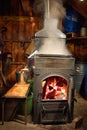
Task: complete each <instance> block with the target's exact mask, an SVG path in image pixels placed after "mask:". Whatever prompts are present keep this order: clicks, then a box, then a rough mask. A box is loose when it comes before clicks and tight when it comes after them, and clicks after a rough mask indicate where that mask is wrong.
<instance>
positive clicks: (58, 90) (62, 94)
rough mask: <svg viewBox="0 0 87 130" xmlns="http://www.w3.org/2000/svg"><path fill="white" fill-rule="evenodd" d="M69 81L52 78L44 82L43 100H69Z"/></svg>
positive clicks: (56, 77)
mask: <svg viewBox="0 0 87 130" xmlns="http://www.w3.org/2000/svg"><path fill="white" fill-rule="evenodd" d="M67 91H68V86H67V81H66V80H65V79H64V78H62V77H58V76H52V77H49V78H47V79H45V80H44V81H42V93H43V97H42V99H57V100H67Z"/></svg>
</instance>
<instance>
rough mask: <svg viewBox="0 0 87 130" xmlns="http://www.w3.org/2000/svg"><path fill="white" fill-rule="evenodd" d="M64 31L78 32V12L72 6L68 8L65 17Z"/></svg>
mask: <svg viewBox="0 0 87 130" xmlns="http://www.w3.org/2000/svg"><path fill="white" fill-rule="evenodd" d="M64 31H65V32H66V33H68V32H74V33H77V32H78V13H77V12H76V11H75V10H74V9H72V8H70V7H68V8H67V9H66V17H65V19H64Z"/></svg>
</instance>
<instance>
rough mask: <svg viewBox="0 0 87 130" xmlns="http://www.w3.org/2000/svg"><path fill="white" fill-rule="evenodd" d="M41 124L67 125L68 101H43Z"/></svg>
mask: <svg viewBox="0 0 87 130" xmlns="http://www.w3.org/2000/svg"><path fill="white" fill-rule="evenodd" d="M40 115H41V123H45V124H46V123H47V124H48V123H57V124H58V123H66V122H67V119H68V102H67V101H63V100H62V101H56V100H55V101H52V100H50V101H41V114H40Z"/></svg>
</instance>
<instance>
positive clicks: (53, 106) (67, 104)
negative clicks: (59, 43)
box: [33, 55, 75, 124]
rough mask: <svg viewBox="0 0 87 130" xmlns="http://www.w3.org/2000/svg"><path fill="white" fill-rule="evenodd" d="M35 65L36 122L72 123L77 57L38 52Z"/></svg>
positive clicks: (34, 120) (34, 116) (34, 118)
mask: <svg viewBox="0 0 87 130" xmlns="http://www.w3.org/2000/svg"><path fill="white" fill-rule="evenodd" d="M34 64H35V68H34V110H33V122H34V123H37V124H38V123H45V124H49V123H57V124H58V123H69V122H72V119H73V110H74V64H75V59H74V58H73V57H72V56H62V57H61V56H57V57H56V56H55V57H54V56H53V57H52V56H51V57H50V56H40V55H36V57H35V58H34Z"/></svg>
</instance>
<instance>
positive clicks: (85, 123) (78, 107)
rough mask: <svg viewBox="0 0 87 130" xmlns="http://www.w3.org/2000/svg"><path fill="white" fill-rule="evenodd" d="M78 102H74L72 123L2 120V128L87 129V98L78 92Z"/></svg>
mask: <svg viewBox="0 0 87 130" xmlns="http://www.w3.org/2000/svg"><path fill="white" fill-rule="evenodd" d="M75 99H76V100H77V102H75V103H74V119H73V121H72V123H69V124H64V125H51V124H50V125H42V124H33V122H32V120H31V119H32V118H31V117H30V118H31V119H30V118H29V120H28V123H27V125H25V124H24V123H20V122H18V121H17V120H14V121H8V122H5V123H4V125H2V122H1V121H0V130H15V129H16V130H20V129H21V130H75V129H76V130H87V100H86V99H84V98H83V97H82V96H81V95H79V94H78V93H76V94H75Z"/></svg>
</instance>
